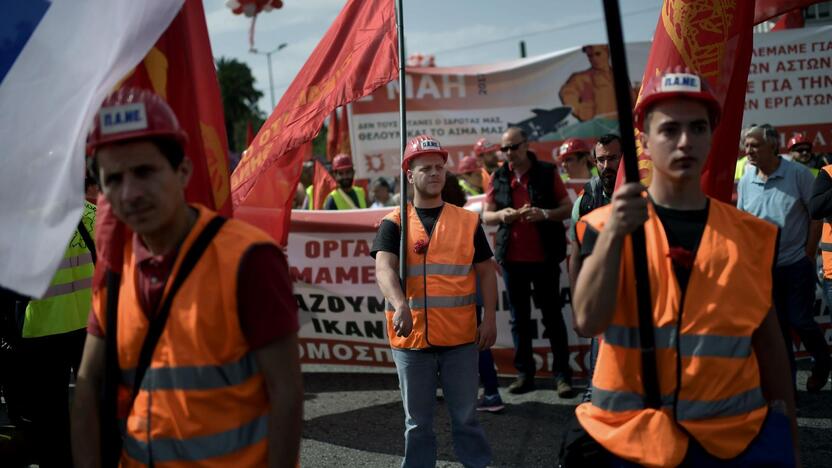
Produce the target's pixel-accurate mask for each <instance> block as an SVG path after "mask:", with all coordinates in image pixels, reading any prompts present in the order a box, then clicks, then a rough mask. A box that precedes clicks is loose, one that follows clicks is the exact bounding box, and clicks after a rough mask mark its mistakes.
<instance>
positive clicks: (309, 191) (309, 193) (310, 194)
mask: <svg viewBox="0 0 832 468" xmlns="http://www.w3.org/2000/svg"><path fill="white" fill-rule="evenodd" d="M314 189H315V184H310V185H309V187H306V199H307V200H309V204H308V206H307V207H306V208H307V209H309V210H314V209H315V191H314Z"/></svg>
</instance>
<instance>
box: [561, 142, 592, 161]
mask: <svg viewBox="0 0 832 468" xmlns="http://www.w3.org/2000/svg"><path fill="white" fill-rule="evenodd" d="M590 152H592V149H591V148H590V147H589V145H588V144H587V143H586V142H585V141H584V140H581V139H580V138H568V139H566V141H564V142H563V143H561V145H560V148H559V149H558V159H563V158H565V157H566V156H568V155H570V154H572V153H590Z"/></svg>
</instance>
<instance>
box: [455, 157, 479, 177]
mask: <svg viewBox="0 0 832 468" xmlns="http://www.w3.org/2000/svg"><path fill="white" fill-rule="evenodd" d="M479 170H480V161H479V159H477V157H476V156H465V157H464V158H462V160H461V161H459V168H458V169H457V172H459V173H460V174H470V173H472V172H477V171H479Z"/></svg>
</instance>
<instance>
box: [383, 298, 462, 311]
mask: <svg viewBox="0 0 832 468" xmlns="http://www.w3.org/2000/svg"><path fill="white" fill-rule="evenodd" d="M425 299H427V307H428V308H434V307H437V308H445V307H463V306H467V305H472V304H476V303H477V295H476V294H468V295H467V296H428V297H427V298H425V297H424V296H422V297H411V298H410V299H409V300H408V305H409V306H410V308H411V309H424V308H425ZM385 304H386V307H385V310H387V311H390V312H392V311H394V310H395V309H393V306H392V305H391V304H390V302H389V301H385Z"/></svg>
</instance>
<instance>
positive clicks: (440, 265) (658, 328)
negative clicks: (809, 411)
mask: <svg viewBox="0 0 832 468" xmlns="http://www.w3.org/2000/svg"><path fill="white" fill-rule="evenodd" d="M135 107H140V108H141V109H143V112H141V113H140V115H141V116H142V117H141V119H140V121H139V122H132V121H131V122H129V123H130V125H124V122H125V119H122V118H119V113H123V112H125V109H132V108H135ZM720 111H721V110H720V106H719V103H718V101H717V100H716V99H715V98H714V96H713V94H712V93H711V92H710V90H709V89H708V86H707V84H706V83H705V82H704V80H701V79H700V77H698V76H696V75H692V74H687V73H672V72H669V73H665V74H662V75H658V76H656V77H655V78H654V79H653V80H651V81H650V82H649V83H647V84H646V85H645V87H644V91H643V93H642V97H641V99H640V100H639V103H638V105H637V107H636V109H635V112H634V114H635V125H636V127H637V128H638V129H639V130H640V138H641V141H640V144H641V148H642V150H643V151H644V153H645V154H646V155H647V156H648V157H649V158H650V159H651V160H652V163H653V178H652V183H651V185H650V187H649V188H645V187H644V186H643V185H641V184H640V183H636V182H629V183H623V184H622V185H621V186H619V187H616V180H617V175H618V172H619V169H620V166H621V164H622V159H623V148H622V141H621V139H620V138H619V137H618V136H617V135H615V134H607V135H603V136H601V137H600V138H598V139H597V140H595V141H587V140H581V139H569V140H567V141H565V142H564V143H563V144H562V145H561V146H560V148H559V151H558V156H557V158H556V159H557V161H556V163H557V164H552V163H549V162H546V161H544V160H543V159H542V158H540V157H538V155H536V154H535V153H534V152H533V151H532V150H531V149H530V145H529V137H528V135H527V134H526V133H525V132H524V130H523V129H521V128H517V127H509V128H507V129H506V130H505V132H504V133H503V134H502V136H501V139H500V141H499V143H496V144H490V143H489V142H488V141H486V140H484V139H481V140H479V141H477V142H476V143H475V144H474V146H473V151H472V153H473V154H472V155H470V156H466V157H464V158H463V159H462V160H461V161H460V163H459V165H458V166H457V170H456V174H452V173H450V172H449V171H448V170H447V160H448V151H447V150H446V149H445V148H443V146H442V144H441V143H440V142H439V141H437V140H436V139H435V138H432V137H431V136H428V135H420V136H418V137H415V138H413V139H411V140H410V141H409V142H408V145H407V147H406V148H405V151H404V157H403V159H402V169H403V170H404V171H405V174H406V177H407V183H408V186H409V187H411V189H412V190H411V191H410V192H409V193H408V195H409V196H410V197H409V200H410V203H408V205H407V209H406V211H405V212H404V213H402V212H401V211H400V209H399V208H398V204H399V203H398V200H397V198H398V196H400V194H399V193H396V191H395V190H394V188H393V186H392V185H391V183H390V182H389V181H387V180H385V179H381V178H380V179H377V180H374V181H372V182H371V183H370V184H369V190H366V191H365V190H364V188H362V187H360V186H357V185H356V184H355V181H354V177H355V171H354V168H353V164H352V160H351V158H350V157H349V156H348V155H338V156H337V157H335V158H334V159H333V161H332V165H331V175H332V177H333V178H334V180H335V181H336V182H337V187H336V188H335V189H333V190H332V191H331V193H329V194H327V195H326V197H325V199H324V203H323V207H324V209H328V210H341V209H361V208H369V207H384V206H394V207H395V208H394V209H393V210H392V211H390V212H389V214H387V215H386V216H385V217H384V219H383V220H382V221H381V222H380V224H379V227H378V231H377V234H376V237H375V240H374V242H373V246H372V249H371V255H372V257H373V259H374V262H375V266H376V273H375V276H376V279H377V283H378V287H379V289H380V291H381V292H382V294H383V295H384V297H385V299H386V319H387V335H388V339H389V342H390V346H391V348H392V356H393V360H394V362H395V365H396V369H397V373H398V378H399V383H400V388H401V396H402V403H403V408H404V414H405V421H404V428H405V431H404V438H405V452H404V454H403V455H404V458H403V462H402V466H403V467H427V466H435V464H436V451H437V444H436V437H435V435H434V430H433V417H434V407H435V405H436V390H437V387H441V389H442V393H443V397H444V399H445V401H446V402H447V405H446V406H447V408H448V411H449V413H450V420H451V425H452V431H451V433H452V436H453V444H454V452H455V454H456V456H457V457H458V458H459V460H460V461H461V462H462V463H463V464H464V465H465V466H470V467H485V466H487V465H488V464H489V463H491V461H492V459H491V458H492V456H491V454H492V452H491V445H490V442H489V440H488V439H487V437H486V434H485V432H484V431H483V429H482V427H481V426H480V424H479V423H478V420H477V411H489V412H499V411H501V410H503V409H504V408H505V404H504V401H503V399H502V397H501V395H500V390H499V385H498V381H497V374H496V369H495V366H494V360H493V356H492V355H491V352H490V350H489V348H490V347H491V346H492V345H493V344H494V343H495V340H496V336H497V321H496V309H497V299H498V298H497V290H498V288H497V281H498V275H497V269H498V268H499V269H500V273H501V275H500V277H501V281H503V282H504V285H505V289H506V291H507V292H508V299H509V309H510V313H511V334H512V338H513V344H514V362H513V364H514V367H515V369H516V371H517V377H516V379H515V380H514V381H513V382H512V383H511V384H510V385H508V387H507V389H506V391H508V392H509V393H511V394H524V393H528V392H532V391H536V390H537V385H538V380H537V376H536V374H537V372H538V371H539V370H540V369H538V366H537V363H536V361H535V359H534V352H533V348H532V343H533V340H534V338H535V336H537V335H538V333H537V331H536V330H535V329H534V325H533V321H532V302H531V301H532V300H533V301H534V306H535V307H536V308H537V309H539V310H540V314H541V318H542V320H541V322H540V323H541V324H542V326H543V330H542V333H541V334H540V335H541V336H543V337H545V338H546V339H547V340H548V345H549V348H550V350H551V353H552V354H551V355H552V357H553V360H552V362H551V372H552V375H553V381H554V388H555V391H556V392H557V395H558V396H559V397H561V398H572V397H574V396H575V395H576V393H577V392H576V390H577V389H576V387H575V386H574V382H573V379H572V368H571V367H570V365H569V350H568V338H567V336H568V334H567V330H568V329H567V327H571V328H573V329H574V330H575V331H576V332H577V334H578V335H580V336H583V337H586V338H590V339H591V346H590V348H591V353H590V359H589V361H590V374H591V375H590V377H591V383H590V385H589V386H588V388H586V389H585V390H584V391H583V402H582V403H581V404H579V405H578V406H577V408H576V410H575V414H574V418H573V419H572V420H571V421H570V422H569V424H570V426H569V430H568V431H567V432H566V437H565V438H564V440H563V442H562V447H561V459H560V464H561V465H562V466H637V465H651V466H677V465H680V464H681V465H687V466H710V465H712V464H714V463H717V462H726V461H727V462H729V463H731V465H730V466H756V465H760V464H762V465H767V466H768V465H772V464H773V465H774V466H795V465H799V456H798V453H799V452H798V440H797V431H796V417H795V414H796V413H795V407H796V406H795V405H796V403H795V396H794V395H795V390H796V385H797V381H796V363H795V358H794V355H793V346H792V339H791V335H792V333H793V332H794V333H795V334H797V336H799V338H800V340H801V343H803V345H804V346H805V347H806V350H807V351H808V352H809V353H810V354H811V356H812V361H813V367H812V370H811V375H810V376H809V379H808V381H807V383H806V390H807V391H809V392H819V391H821V390H822V389H823V388H824V387H825V386H826V385H827V382H828V380H829V374H830V371H832V359H830V353H829V346H828V344H827V342H826V339H825V337H824V334H823V332H822V330H821V328H820V326H819V325H818V323H817V322H816V321H815V319H814V316H813V302H814V290H815V282H816V281H817V279H818V268H819V267H818V265H817V264H816V258H817V253H818V250H820V256H821V261H822V272H823V274H822V277H823V285H824V294H825V301H826V303H827V304H832V222H830V221H828V220H830V219H832V165H828V164H821V163H819V162H817V161H818V160H819V159H820V158H819V157H818V156H815V155H813V154H812V152H811V151H812V147H811V142H809V141H808V140H806V139H805V138H803V137H801V136H796V137H794V138H792V139H791V141H790V142H789V143H788V147H787V150H788V151H789V154H788V155H781V154H780V143H781V140H780V135H779V134H778V132H777V130H776V129H774V128H773V127H771V126H770V125H752V126H750V127H749V128H747V129H745V130H744V131H743V134H742V136H741V144H742V151H741V153H742V155H743V158H742V159H740V160H738V163H737V173H738V174H739V175H740V177H739V182H738V189H737V190H738V199H737V204H736V207H735V206H732V205H731V204H728V203H724V202H721V201H719V200H716V199H713V198H710V197H708V196H707V195H706V194H705V193H703V192H702V189H701V186H700V178H701V171H702V168H703V166H704V163H705V160H706V158H707V157H708V154H709V152H710V150H711V138H712V135H713V129H714V128H715V127H716V126H717V125H718V124H719V119H720ZM99 114H100V117H101V118H97V119H95V122H96V124H95V128H94V129H93V131H92V133H91V134H90V136H89V139H88V150H89V153H90V154H91V156H90V160H89V163H90V168H91V173H92V174H93V177H92V178H90V179H88V183H87V188H88V198H89V199H90V202H89V203H87V204H86V205H85V212H84V213H85V214H84V218H83V220H82V222H80V223H79V225H78V228H77V230H76V233H75V235H74V236H73V238H72V240H71V241H70V243H69V245H68V247H67V250H66V254H65V256H64V259H63V260H62V262H61V266H60V269H59V270H58V272H57V273H56V275H55V279H54V280H53V284H52V285H51V286H50V288H49V290H48V291H47V294H46V295H45V296H44V297H43V298H41V299H38V300H30V299H29V298H25V297H21V296H18V295H15V294H13V293H12V292H11V291H6V290H2V291H0V292H2V303H1V304H0V306H2V309H1V310H0V312H2V313H0V319H2V322H0V323H1V324H2V332H3V333H2V340H3V343H2V344H3V347H2V348H3V349H2V351H3V353H2V354H1V355H2V357H3V359H4V362H3V363H4V364H5V362H6V361H13V362H15V363H17V365H16V366H12V367H11V369H12V372H11V373H8V374H6V373H4V378H3V380H2V381H0V383H1V384H2V389H3V396H4V399H5V401H6V403H7V407H8V410H9V411H8V412H9V416H10V417H11V418H12V420H13V422H15V424H19V425H21V426H31V427H32V430H33V433H34V434H36V441H37V443H38V444H40V445H41V447H42V450H39V460H38V462H39V463H40V465H41V466H44V467H49V466H73V464H74V466H79V467H81V466H102V465H103V466H112V465H114V464H116V463H118V462H119V461H120V462H121V463H122V464H124V465H125V466H128V465H129V466H134V465H150V466H154V465H160V464H167V463H170V464H183V465H188V464H192V463H200V464H204V465H208V466H224V464H233V465H240V466H266V465H268V466H275V467H277V466H285V467H294V466H296V464H297V461H298V457H299V446H300V438H301V428H302V406H303V390H302V378H301V370H300V364H299V357H298V339H297V332H298V329H299V322H298V309H297V304H296V302H295V298H294V295H293V291H292V284H291V280H290V278H289V274H288V266H287V260H286V257H285V255H284V253H283V252H282V250H281V249H280V248H279V247H278V246H277V245H276V244H275V243H274V242H273V240H272V239H270V238H269V237H268V236H267V235H266V234H264V233H263V232H261V231H259V230H258V229H256V228H254V227H251V226H249V225H247V224H246V223H244V222H242V221H239V220H234V219H225V218H223V217H221V216H218V215H217V214H216V213H214V212H212V211H211V210H209V209H207V208H205V207H203V206H200V205H194V204H189V203H187V202H186V200H185V196H184V192H185V187H186V186H187V183H188V180H189V177H190V175H191V171H192V168H191V163H190V161H189V160H188V158H186V157H185V155H184V142H185V141H186V140H185V139H186V138H187V136H186V135H185V134H184V132H183V130H182V129H181V127H180V126H179V123H178V122H177V120H176V117H175V115H174V114H173V112H172V111H171V109H170V108H169V107H168V105H167V104H166V103H165V102H164V100H162V99H161V98H159V97H158V96H156V95H154V94H152V93H150V92H148V91H143V90H135V89H129V88H128V89H122V90H119V91H117V92H115V93H114V94H113V95H111V96H110V97H108V98H107V100H106V101H105V102H104V104H103V105H102V108H101V109H100V111H99ZM105 117H107V118H105ZM815 166H817V167H815ZM314 178H315V177H314V163H306V164H305V165H304V170H303V175H302V179H301V181H302V184H303V187H302V189H300V190H299V193H300V194H301V195H302V196H300V197H299V198H305V199H306V201H305V202H303V203H304V204H305V205H306V206H307V207H310V206H312V201H313V200H314V199H315V194H314V190H315V186H314V184H313V180H314ZM565 180H570V181H581V182H582V183H583V189H582V191H581V193H580V194H579V196H578V198H577V199H576V200H574V201H573V200H572V199H571V198H570V197H569V195H568V194H567V191H566V188H565V185H564V181H565ZM98 188H100V190H101V195H102V197H103V199H105V200H106V201H107V202H108V204H109V205H110V207H111V210H112V219H109V220H108V221H105V222H104V223H103V224H102V223H99V225H98V226H97V227H95V226H96V225H95V222H94V219H95V216H96V208H95V205H94V204H93V202H94V199H95V195H96V191H97V189H98ZM368 192H369V193H368ZM482 194H484V195H485V196H484V202H483V204H482V209H481V211H480V212H476V211H472V210H469V209H465V208H464V205H465V204H466V199H467V198H468V197H471V196H476V195H482ZM403 216H404V217H405V218H404V219H406V220H407V226H408V228H407V233H406V234H407V235H406V243H405V247H406V249H407V250H406V252H407V255H406V265H407V272H408V276H407V279H406V281H404V283H403V282H402V279H401V278H400V277H399V273H398V271H399V270H398V266H399V256H400V254H401V253H402V252H401V251H400V243H399V237H400V232H401V226H402V221H403V218H402V217H403ZM567 220H568V222H567ZM108 223H109V224H108ZM118 225H122V226H126V227H127V228H129V232H131V233H132V237H130V238H129V239H128V240H127V241H126V242H125V244H124V245H123V251H121V252H120V254H121V255H118V256H115V257H112V258H110V259H109V260H108V261H109V262H110V263H108V268H107V269H105V270H103V272H102V273H101V274H96V275H93V266H94V265H95V263H96V261H97V258H96V248H95V245H94V241H93V237H94V236H93V234H94V228H97V229H116V228H115V227H114V226H118ZM483 225H493V226H496V237H495V241H494V243H493V247H492V245H491V244H490V243H489V242H488V239H487V237H486V235H485V230H484V228H483ZM567 226H568V228H567ZM637 230H640V232H643V239H644V244H645V247H646V256H645V258H644V259H639V258H637V257H636V254H635V247H634V243H631V239H632V234H633V233H634V232H635V231H637ZM568 251H569V252H571V253H570V254H569V255H567V252H568ZM110 255H112V252H110ZM113 258H115V260H113ZM567 259H568V261H567V263H568V268H567V269H566V272H567V273H568V278H569V284H570V288H571V293H572V294H571V297H572V310H573V316H572V320H568V319H567V320H564V315H563V314H562V306H563V304H562V303H561V297H560V294H559V287H558V285H559V284H560V275H561V273H562V270H561V265H562V262H564V260H567ZM641 260H643V261H644V262H646V277H641V278H637V277H636V276H635V275H634V273H633V271H634V269H635V267H636V265H637V264H638V262H640V261H641ZM98 261H100V259H98ZM639 282H641V283H640V285H639ZM645 284H646V285H647V289H646V291H647V292H646V296H644V295H642V294H639V287H642V288H643V287H644V285H645ZM403 286H404V287H403ZM645 297H646V298H647V299H649V305H650V307H649V308H647V309H639V306H640V305H643V302H640V301H643V300H644V299H645ZM90 305H91V312H90ZM645 320H649V323H647V325H646V326H645ZM647 330H649V331H647ZM9 350H12V352H13V353H14V355H13V356H12V358H11V359H9V358H8V356H9V352H8V351H9ZM56 350H61V351H60V352H56ZM56 356H60V357H61V359H55V357H56ZM21 363H25V364H21ZM33 370H36V372H33ZM546 370H549V369H546ZM71 372H74V373H75V375H76V387H75V388H76V390H75V395H74V399H73V403H72V405H73V407H72V411H71V413H70V408H69V406H68V401H69V398H68V390H67V388H68V383H69V380H70V373H71ZM6 376H8V377H6ZM480 385H482V388H483V392H482V394H481V395H480V394H479V387H480ZM70 414H71V417H70Z"/></svg>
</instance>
